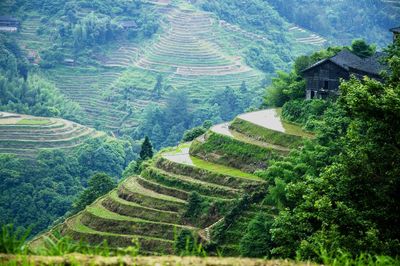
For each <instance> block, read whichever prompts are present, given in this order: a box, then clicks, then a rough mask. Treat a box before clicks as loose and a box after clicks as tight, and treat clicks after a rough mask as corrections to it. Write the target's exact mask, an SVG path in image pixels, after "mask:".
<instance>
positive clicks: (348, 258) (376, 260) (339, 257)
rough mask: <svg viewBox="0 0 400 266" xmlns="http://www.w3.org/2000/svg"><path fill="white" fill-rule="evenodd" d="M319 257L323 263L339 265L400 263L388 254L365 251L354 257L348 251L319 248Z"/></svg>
mask: <svg viewBox="0 0 400 266" xmlns="http://www.w3.org/2000/svg"><path fill="white" fill-rule="evenodd" d="M318 255H319V259H320V260H321V261H322V263H323V264H324V265H330V266H340V265H351V266H367V265H368V266H369V265H373V266H385V265H400V260H399V259H398V258H397V257H396V258H393V257H389V256H378V255H372V254H367V253H361V254H359V255H357V256H356V257H354V256H352V255H351V254H350V253H347V252H343V251H341V250H338V251H334V252H332V251H327V250H326V249H324V248H321V249H320V250H319V251H318Z"/></svg>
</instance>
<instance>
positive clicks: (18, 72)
mask: <svg viewBox="0 0 400 266" xmlns="http://www.w3.org/2000/svg"><path fill="white" fill-rule="evenodd" d="M24 60H25V59H24V57H23V56H22V52H21V51H20V50H19V48H18V46H16V43H15V42H14V41H12V40H9V39H7V38H4V36H3V35H2V34H0V110H1V111H9V112H16V113H25V114H32V115H37V116H48V117H63V118H66V119H70V120H73V121H77V122H79V121H82V120H83V115H82V110H81V108H80V106H79V105H77V104H75V103H73V102H71V101H69V100H67V99H66V98H65V97H64V96H63V95H62V94H61V93H60V92H59V91H58V90H57V89H56V88H55V87H54V85H53V84H51V83H49V82H47V81H46V80H44V79H43V78H41V77H40V76H39V75H37V74H30V72H28V68H27V63H26V62H25V61H24ZM28 74H29V75H28Z"/></svg>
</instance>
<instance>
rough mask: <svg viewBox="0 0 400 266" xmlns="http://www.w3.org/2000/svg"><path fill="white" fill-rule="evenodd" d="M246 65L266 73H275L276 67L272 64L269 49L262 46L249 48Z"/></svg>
mask: <svg viewBox="0 0 400 266" xmlns="http://www.w3.org/2000/svg"><path fill="white" fill-rule="evenodd" d="M246 63H247V64H248V65H249V66H252V67H255V68H258V69H260V70H261V71H264V72H266V73H273V72H274V71H275V66H274V64H273V63H272V62H271V58H270V54H269V53H268V52H267V49H266V48H264V47H262V46H259V47H250V48H248V50H247V51H246Z"/></svg>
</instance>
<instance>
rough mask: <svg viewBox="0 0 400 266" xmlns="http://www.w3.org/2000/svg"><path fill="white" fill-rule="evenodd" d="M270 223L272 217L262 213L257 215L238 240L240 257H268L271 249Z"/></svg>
mask: <svg viewBox="0 0 400 266" xmlns="http://www.w3.org/2000/svg"><path fill="white" fill-rule="evenodd" d="M272 222H273V219H272V217H270V216H268V215H265V214H262V213H259V214H257V216H256V217H255V218H254V219H253V220H252V221H251V222H250V223H249V225H248V226H247V229H246V232H245V234H244V236H243V238H242V239H241V240H240V255H242V256H244V257H254V258H259V257H270V255H271V254H270V251H271V249H272V247H273V242H272V241H271V233H270V229H271V226H272Z"/></svg>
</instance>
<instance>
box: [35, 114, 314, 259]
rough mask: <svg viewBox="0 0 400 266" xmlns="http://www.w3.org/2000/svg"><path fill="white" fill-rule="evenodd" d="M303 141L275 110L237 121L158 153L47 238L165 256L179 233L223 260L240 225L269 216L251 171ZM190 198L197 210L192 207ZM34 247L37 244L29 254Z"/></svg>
mask: <svg viewBox="0 0 400 266" xmlns="http://www.w3.org/2000/svg"><path fill="white" fill-rule="evenodd" d="M303 137H310V135H308V134H306V133H304V132H302V131H301V130H300V129H299V128H296V127H294V126H291V125H287V124H285V123H283V122H282V121H281V120H280V118H279V116H278V113H277V112H276V110H273V109H271V110H264V111H260V112H256V113H249V114H244V115H241V116H239V117H238V118H237V119H236V120H235V121H233V122H232V123H231V124H230V125H229V126H228V125H226V124H223V125H217V126H214V127H213V128H211V129H210V131H209V132H207V133H206V134H205V135H203V136H201V137H199V138H198V139H196V140H195V141H194V142H192V143H186V144H181V145H180V146H178V147H175V148H170V149H167V150H164V151H162V152H160V153H159V154H158V155H157V156H156V157H155V158H154V159H153V160H152V162H150V163H149V164H147V165H146V166H145V167H144V170H143V171H142V173H141V175H140V176H132V177H129V178H127V179H126V180H124V181H123V182H122V183H121V184H120V185H119V187H118V188H117V189H116V190H114V191H112V192H111V193H109V194H108V195H106V196H104V197H102V198H100V199H98V200H97V201H96V202H95V203H93V204H92V205H90V206H88V207H87V208H86V209H85V210H83V211H82V212H80V213H78V214H77V215H75V216H73V217H70V218H68V219H67V220H66V221H65V222H64V223H63V224H61V225H59V226H57V227H56V228H55V229H53V230H60V231H61V232H62V233H63V234H64V235H69V236H72V237H73V238H75V239H77V240H78V239H81V238H82V239H86V240H87V241H89V243H91V244H99V243H101V242H102V241H103V240H107V242H108V244H109V245H110V246H113V247H125V246H129V245H131V243H132V239H133V238H137V239H138V241H139V242H140V246H141V252H143V253H167V254H170V253H173V252H174V241H175V240H176V238H177V237H179V235H180V234H181V232H182V231H185V230H186V231H190V232H192V233H194V234H198V235H199V236H200V237H201V238H202V241H204V242H211V241H212V242H217V243H218V247H219V248H220V250H222V251H223V252H224V254H226V255H238V254H239V247H238V243H239V240H240V238H241V236H242V232H243V230H244V229H245V227H246V225H247V223H248V221H250V219H252V218H253V217H254V216H255V215H256V214H257V213H258V211H259V210H260V209H262V210H269V209H270V208H271V207H270V206H268V205H266V204H264V203H263V202H262V199H263V197H264V196H265V193H266V188H267V184H266V182H265V181H263V180H262V178H260V177H258V176H257V175H255V174H254V171H255V170H256V169H261V168H265V167H267V166H268V162H269V160H273V159H274V158H275V159H276V158H278V157H280V156H285V154H287V153H288V151H289V149H290V148H295V147H298V146H299V145H300V144H301V140H302V138H303ZM194 192H196V193H198V194H197V195H198V197H199V198H200V201H201V202H202V203H201V204H200V205H198V204H197V205H196V204H194V203H193V197H194V195H193V193H194ZM237 200H239V201H238V202H240V203H239V206H241V208H240V211H239V212H235V210H234V209H235V208H237V206H238V203H237ZM232 208H233V209H232ZM268 212H271V214H273V211H268ZM196 213H197V214H196ZM40 243H41V238H38V239H36V240H34V241H33V242H32V246H33V247H35V246H36V247H37V246H38V245H40Z"/></svg>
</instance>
